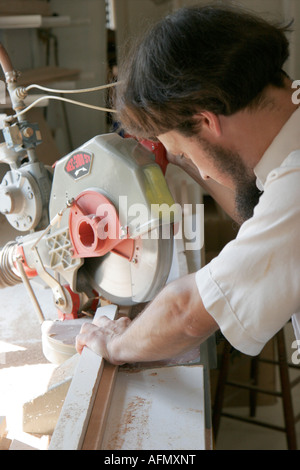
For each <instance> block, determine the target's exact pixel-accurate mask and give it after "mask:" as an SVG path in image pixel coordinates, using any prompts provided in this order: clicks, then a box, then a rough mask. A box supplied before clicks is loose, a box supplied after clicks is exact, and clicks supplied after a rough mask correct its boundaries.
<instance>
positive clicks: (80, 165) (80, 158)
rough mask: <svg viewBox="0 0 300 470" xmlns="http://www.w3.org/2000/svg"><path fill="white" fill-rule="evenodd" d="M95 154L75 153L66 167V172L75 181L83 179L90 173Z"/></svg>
mask: <svg viewBox="0 0 300 470" xmlns="http://www.w3.org/2000/svg"><path fill="white" fill-rule="evenodd" d="M92 160H93V154H91V153H89V152H76V153H73V154H72V155H71V156H70V158H69V159H68V161H67V163H66V165H65V171H66V172H67V173H68V175H70V176H72V178H73V179H74V180H78V179H79V178H83V177H84V176H87V175H88V174H89V173H90V170H91V166H92Z"/></svg>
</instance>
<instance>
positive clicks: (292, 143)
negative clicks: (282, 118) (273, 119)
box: [254, 108, 300, 190]
mask: <svg viewBox="0 0 300 470" xmlns="http://www.w3.org/2000/svg"><path fill="white" fill-rule="evenodd" d="M298 149H300V108H298V109H297V110H296V111H295V112H294V113H293V114H292V116H291V117H290V118H289V119H288V121H287V122H286V123H285V125H284V126H283V128H282V129H281V130H280V132H279V133H278V134H277V136H276V137H275V139H274V140H273V142H272V143H271V145H270V147H269V148H268V149H267V150H266V152H265V153H264V155H263V156H262V158H261V159H260V161H259V163H258V164H257V165H256V167H255V168H254V173H255V175H256V177H257V182H256V184H257V187H258V188H259V189H260V190H263V188H264V184H265V182H266V179H267V176H268V174H269V173H270V171H272V170H274V168H278V167H279V166H280V165H281V164H282V162H283V161H284V160H285V159H286V157H287V156H288V155H289V154H290V153H291V152H293V151H294V150H298Z"/></svg>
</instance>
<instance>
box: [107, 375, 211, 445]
mask: <svg viewBox="0 0 300 470" xmlns="http://www.w3.org/2000/svg"><path fill="white" fill-rule="evenodd" d="M203 393H204V386H203V367H202V366H175V367H163V368H156V369H145V370H139V371H137V370H132V371H131V372H128V371H124V370H123V371H122V369H120V370H119V373H118V376H117V380H116V385H115V389H114V393H113V397H112V403H111V407H110V412H109V415H108V419H107V423H108V424H107V426H106V430H105V434H104V438H103V446H102V447H103V449H104V450H120V449H122V450H140V449H142V450H149V449H152V450H175V449H177V450H178V449H181V450H190V449H194V450H197V449H204V448H205V417H204V395H203Z"/></svg>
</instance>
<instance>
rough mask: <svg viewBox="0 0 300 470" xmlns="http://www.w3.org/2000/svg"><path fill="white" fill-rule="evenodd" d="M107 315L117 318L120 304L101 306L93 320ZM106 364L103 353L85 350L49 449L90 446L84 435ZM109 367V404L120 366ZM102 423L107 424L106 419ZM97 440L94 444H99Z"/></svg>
mask: <svg viewBox="0 0 300 470" xmlns="http://www.w3.org/2000/svg"><path fill="white" fill-rule="evenodd" d="M104 315H105V316H107V317H108V318H110V319H111V320H114V319H116V318H117V316H118V307H117V306H116V305H107V306H105V307H100V308H99V309H98V310H97V312H96V314H95V318H94V321H95V320H97V319H98V318H100V317H101V316H104ZM105 364H107V363H106V361H105V360H104V359H103V358H102V357H101V356H98V355H97V354H95V353H94V352H93V351H91V350H90V349H88V348H87V347H85V348H84V349H83V351H82V353H81V356H80V358H79V361H78V365H77V368H76V370H75V373H74V377H73V379H72V382H71V385H70V388H69V391H68V393H67V396H66V399H65V402H64V405H63V407H62V410H61V413H60V416H59V419H58V422H57V425H56V427H55V430H54V433H53V435H52V439H51V442H50V446H49V450H81V449H82V445H83V443H84V441H85V446H89V442H88V441H86V440H85V436H86V433H87V430H88V428H89V421H90V417H91V413H92V410H93V405H94V401H95V398H96V395H97V390H98V386H99V383H100V380H101V377H102V374H103V370H104V367H105ZM109 369H110V379H109V382H110V383H111V385H110V387H108V392H109V393H108V395H106V396H105V401H106V402H107V404H109V395H110V394H111V393H112V390H113V383H114V377H115V374H116V370H117V367H116V366H111V367H109ZM104 408H105V406H104ZM105 415H106V413H105V411H104V413H103V417H102V418H101V419H102V421H104V420H105ZM102 424H103V425H105V423H104V422H103V423H102ZM89 429H90V428H89ZM100 434H101V433H100ZM99 439H100V440H101V435H98V437H97V442H98V441H99ZM97 442H96V443H92V444H91V445H92V446H94V445H97Z"/></svg>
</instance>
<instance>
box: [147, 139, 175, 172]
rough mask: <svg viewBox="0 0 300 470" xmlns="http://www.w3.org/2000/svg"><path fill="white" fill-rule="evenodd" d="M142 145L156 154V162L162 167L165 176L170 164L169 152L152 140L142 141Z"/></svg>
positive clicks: (159, 143)
mask: <svg viewBox="0 0 300 470" xmlns="http://www.w3.org/2000/svg"><path fill="white" fill-rule="evenodd" d="M140 144H142V145H143V146H144V147H146V148H147V149H148V150H150V151H151V152H152V153H154V156H155V161H156V163H157V164H158V165H159V166H160V168H161V170H162V172H163V174H165V173H166V170H167V166H168V164H169V162H168V159H167V151H166V149H165V147H164V146H163V144H162V143H161V142H153V141H152V140H147V139H143V140H140Z"/></svg>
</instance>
